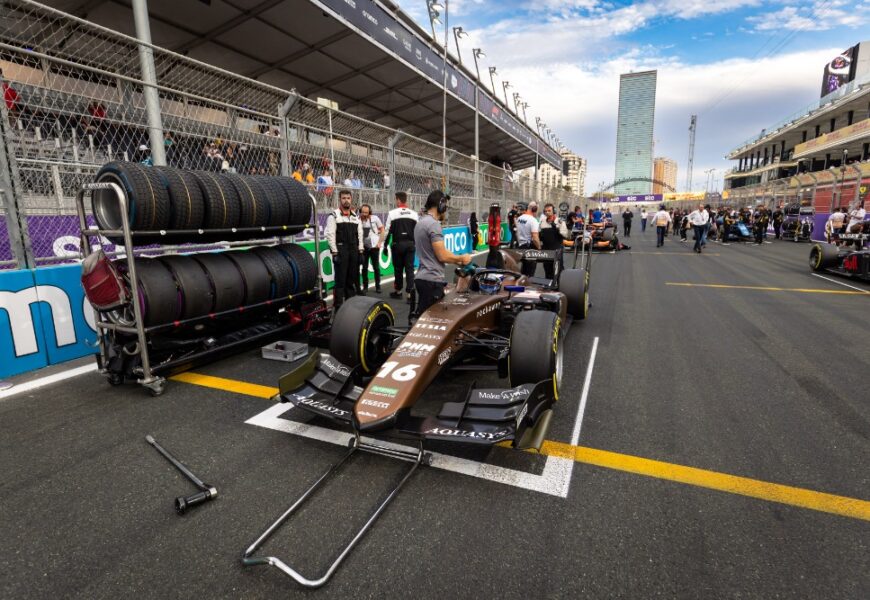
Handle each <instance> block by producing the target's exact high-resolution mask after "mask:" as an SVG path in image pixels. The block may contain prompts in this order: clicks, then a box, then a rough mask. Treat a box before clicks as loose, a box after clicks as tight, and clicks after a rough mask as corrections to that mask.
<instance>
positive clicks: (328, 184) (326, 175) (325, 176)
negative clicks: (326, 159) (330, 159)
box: [317, 169, 335, 198]
mask: <svg viewBox="0 0 870 600" xmlns="http://www.w3.org/2000/svg"><path fill="white" fill-rule="evenodd" d="M333 185H335V183H334V182H333V179H332V175H331V174H330V172H329V171H328V170H327V169H323V171H322V172H321V173H320V176H319V177H318V178H317V191H318V192H322V193H323V195H324V196H326V197H327V198H330V197H332V191H333V187H332V186H333Z"/></svg>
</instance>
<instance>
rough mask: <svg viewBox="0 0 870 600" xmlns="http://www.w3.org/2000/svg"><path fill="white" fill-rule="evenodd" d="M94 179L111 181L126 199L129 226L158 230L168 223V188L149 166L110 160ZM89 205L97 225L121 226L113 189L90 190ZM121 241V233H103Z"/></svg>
mask: <svg viewBox="0 0 870 600" xmlns="http://www.w3.org/2000/svg"><path fill="white" fill-rule="evenodd" d="M96 182H97V183H113V184H115V185H117V186H119V187H120V188H121V190H122V191H123V193H124V195H125V196H126V199H127V218H128V222H129V225H130V229H131V230H140V231H158V230H161V229H166V228H167V227H168V226H169V224H170V218H171V208H170V202H169V190H168V189H167V187H166V184H165V183H164V181H163V179H162V178H161V177H159V176H158V175H157V173H156V172H154V171H152V170H151V169H150V168H149V167H146V166H143V165H140V164H138V163H130V162H110V163H107V164H105V165H103V167H102V168H101V169H100V170H99V171H98V172H97V175H96ZM91 209H92V211H93V214H94V219H95V220H96V221H97V225H98V226H99V227H100V229H108V230H116V231H117V230H121V229H122V228H123V220H122V214H121V204H120V203H119V202H118V199H117V197H116V194H115V190H114V189H99V190H94V193H93V195H92V197H91ZM107 237H108V238H109V240H111V241H112V242H114V243H116V244H123V243H124V238H123V236H118V235H111V236H107Z"/></svg>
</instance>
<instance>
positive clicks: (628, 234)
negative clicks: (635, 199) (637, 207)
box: [622, 208, 634, 237]
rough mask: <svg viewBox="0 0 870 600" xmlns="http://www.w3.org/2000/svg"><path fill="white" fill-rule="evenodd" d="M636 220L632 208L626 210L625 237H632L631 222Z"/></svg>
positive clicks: (623, 225)
mask: <svg viewBox="0 0 870 600" xmlns="http://www.w3.org/2000/svg"><path fill="white" fill-rule="evenodd" d="M633 218H634V213H633V212H631V208H626V209H625V211H623V213H622V231H623V233H625V237H631V220H632V219H633Z"/></svg>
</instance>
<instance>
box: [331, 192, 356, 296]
mask: <svg viewBox="0 0 870 600" xmlns="http://www.w3.org/2000/svg"><path fill="white" fill-rule="evenodd" d="M338 202H339V207H338V208H336V209H335V210H333V211H332V212H331V213H329V215H328V216H327V217H326V242H327V243H328V244H329V251H330V252H332V271H333V274H334V276H335V288H334V289H333V297H334V299H335V301H334V306H335V310H336V311H337V310H338V308H339V307H340V306H341V304H342V302H344V299H345V298H350V297H352V296H354V295H355V294H356V289H357V287H358V286H359V268H360V267H359V265H360V256H361V255H362V253H363V251H364V247H363V227H362V223H361V222H360V220H359V217H358V216H357V214H356V213H355V212H353V210H351V205H352V204H353V196H352V195H351V193H350V192H349V191H348V190H342V191H341V192H339V194H338Z"/></svg>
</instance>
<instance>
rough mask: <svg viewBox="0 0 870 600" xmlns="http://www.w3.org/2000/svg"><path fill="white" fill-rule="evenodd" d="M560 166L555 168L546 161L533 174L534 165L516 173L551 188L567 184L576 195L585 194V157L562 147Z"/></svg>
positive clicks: (562, 186)
mask: <svg viewBox="0 0 870 600" xmlns="http://www.w3.org/2000/svg"><path fill="white" fill-rule="evenodd" d="M561 155H562V168H561V169H557V168H555V167H552V166H550V165H549V164H547V163H543V164H541V166H540V167H539V168H538V171H537V174H535V169H534V167H529V168H527V169H523V170H521V171H519V172H518V173H519V174H520V175H522V176H524V177H528V178H530V179H533V180H534V181H535V182H537V183H539V184H541V185H544V186H548V187H553V188H564V187H565V186H569V187H570V188H571V189H570V192H571V193H572V194H575V195H577V196H581V197H582V196H585V192H586V159H585V158H583V157H582V156H580V155H578V154H575V153H574V152H571V151H570V150H568V149H563V150H562V152H561Z"/></svg>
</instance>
